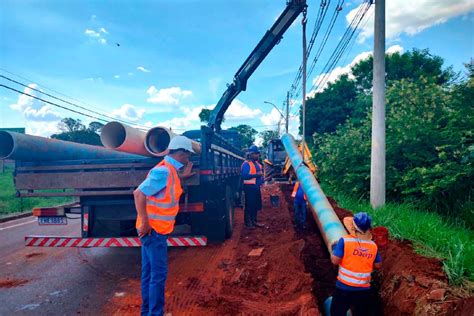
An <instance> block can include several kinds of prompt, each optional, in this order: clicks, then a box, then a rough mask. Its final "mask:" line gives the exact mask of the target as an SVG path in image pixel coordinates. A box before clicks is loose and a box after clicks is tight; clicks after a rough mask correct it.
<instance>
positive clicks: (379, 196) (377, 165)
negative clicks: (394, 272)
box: [370, 0, 385, 209]
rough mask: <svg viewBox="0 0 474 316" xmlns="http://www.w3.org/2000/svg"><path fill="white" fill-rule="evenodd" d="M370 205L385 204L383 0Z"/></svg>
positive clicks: (378, 8)
mask: <svg viewBox="0 0 474 316" xmlns="http://www.w3.org/2000/svg"><path fill="white" fill-rule="evenodd" d="M372 84H373V99H372V152H371V157H370V158H371V162H370V204H371V205H372V208H374V209H375V208H378V207H381V206H383V205H385V0H377V1H376V2H375V25H374V64H373V82H372Z"/></svg>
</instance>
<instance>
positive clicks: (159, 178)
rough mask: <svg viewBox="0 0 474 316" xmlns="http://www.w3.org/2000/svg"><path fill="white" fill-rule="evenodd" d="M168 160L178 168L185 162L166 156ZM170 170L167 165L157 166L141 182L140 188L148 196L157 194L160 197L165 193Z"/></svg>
mask: <svg viewBox="0 0 474 316" xmlns="http://www.w3.org/2000/svg"><path fill="white" fill-rule="evenodd" d="M164 159H165V160H166V162H168V163H170V164H171V165H173V167H175V168H176V170H179V169H181V168H182V167H183V164H182V163H180V162H179V161H177V160H176V159H173V158H171V157H170V156H166V157H165V158H164ZM168 176H169V171H168V168H166V167H165V166H159V167H155V168H153V169H151V170H150V174H149V175H148V177H147V178H146V179H145V180H144V181H143V182H142V183H141V184H140V186H139V187H138V189H139V190H140V191H142V192H143V194H145V195H146V196H155V197H157V198H160V197H161V196H160V194H163V193H164V190H163V189H164V188H166V183H167V181H168Z"/></svg>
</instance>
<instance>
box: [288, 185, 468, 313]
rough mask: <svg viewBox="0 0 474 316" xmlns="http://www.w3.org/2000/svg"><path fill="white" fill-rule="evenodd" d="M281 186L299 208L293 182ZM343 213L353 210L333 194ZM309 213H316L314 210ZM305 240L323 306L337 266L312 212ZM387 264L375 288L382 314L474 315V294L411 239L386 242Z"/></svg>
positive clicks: (308, 266) (384, 256)
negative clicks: (455, 285)
mask: <svg viewBox="0 0 474 316" xmlns="http://www.w3.org/2000/svg"><path fill="white" fill-rule="evenodd" d="M280 189H281V191H282V192H283V196H284V197H285V200H286V202H287V205H288V209H289V210H290V212H291V213H293V205H292V198H291V191H292V186H291V185H289V184H281V185H280ZM329 201H330V203H331V205H332V206H333V208H334V211H335V212H336V214H337V216H338V217H339V218H340V219H341V221H342V219H343V218H344V217H346V216H350V215H352V213H351V212H350V211H348V210H345V209H343V208H340V207H339V206H338V205H337V203H336V202H335V201H334V200H333V199H331V198H329ZM308 216H311V215H310V214H309V213H308ZM298 237H299V238H301V239H302V240H304V242H305V244H304V248H303V251H302V256H301V258H302V261H303V263H304V266H305V269H306V271H307V272H309V273H310V274H311V276H312V278H313V293H314V296H315V297H316V299H317V301H318V306H319V308H320V310H321V311H323V303H324V300H325V299H326V298H327V297H329V296H330V295H331V294H332V291H333V290H334V285H335V282H336V276H337V269H336V268H335V267H333V265H332V264H331V262H330V259H329V253H328V250H327V248H326V246H325V243H324V241H323V238H322V236H321V234H320V233H319V230H318V228H317V226H316V224H315V222H314V220H313V219H312V218H309V220H308V225H307V227H306V228H305V230H304V231H303V232H301V233H299V235H298ZM380 252H381V256H382V259H383V266H382V269H380V270H379V271H377V272H376V273H375V274H374V280H373V283H372V287H373V289H374V290H375V291H376V293H377V296H378V302H376V304H377V305H376V306H374V309H375V310H376V311H377V313H378V314H381V315H474V297H473V296H470V295H469V293H468V292H467V291H463V290H461V289H457V288H453V287H450V286H449V285H448V280H447V277H446V275H445V274H444V272H443V269H442V262H441V261H439V260H437V259H434V258H427V257H423V256H420V255H418V254H416V253H415V252H414V250H413V247H412V245H411V243H410V242H407V241H404V242H402V241H396V240H392V239H391V240H389V243H388V245H386V246H385V247H382V248H380Z"/></svg>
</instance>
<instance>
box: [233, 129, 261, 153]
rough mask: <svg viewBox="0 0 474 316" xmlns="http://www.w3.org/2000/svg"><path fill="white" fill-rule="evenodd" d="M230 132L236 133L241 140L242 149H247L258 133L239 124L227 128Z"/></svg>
mask: <svg viewBox="0 0 474 316" xmlns="http://www.w3.org/2000/svg"><path fill="white" fill-rule="evenodd" d="M229 130H230V131H236V132H237V133H238V134H239V135H240V137H241V139H242V149H246V148H249V147H250V146H251V145H252V144H253V143H254V142H255V136H256V135H257V134H258V132H257V131H256V130H255V129H254V128H252V127H251V126H249V125H245V124H241V125H238V126H236V127H231V128H229Z"/></svg>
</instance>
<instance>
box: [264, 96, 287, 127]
mask: <svg viewBox="0 0 474 316" xmlns="http://www.w3.org/2000/svg"><path fill="white" fill-rule="evenodd" d="M263 103H267V104H270V105H271V106H273V107H274V108H275V109H276V110H277V111H278V113H280V115H281V117H282V118H283V119H284V120H285V123H286V124H285V127H286V133H287V134H288V123H289V122H288V116H285V115H284V114H283V113H281V111H280V109H279V108H278V107H277V106H276V105H275V104H273V103H271V102H268V101H263ZM278 129H280V124H278ZM278 132H279V131H278Z"/></svg>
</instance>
